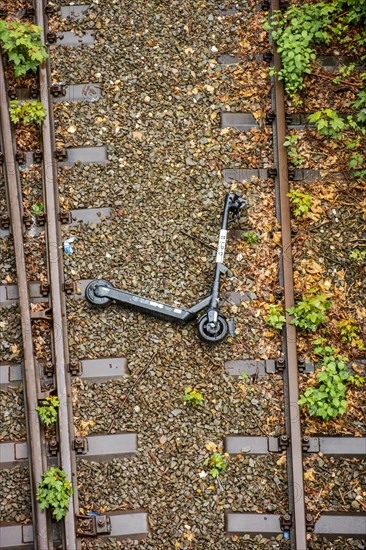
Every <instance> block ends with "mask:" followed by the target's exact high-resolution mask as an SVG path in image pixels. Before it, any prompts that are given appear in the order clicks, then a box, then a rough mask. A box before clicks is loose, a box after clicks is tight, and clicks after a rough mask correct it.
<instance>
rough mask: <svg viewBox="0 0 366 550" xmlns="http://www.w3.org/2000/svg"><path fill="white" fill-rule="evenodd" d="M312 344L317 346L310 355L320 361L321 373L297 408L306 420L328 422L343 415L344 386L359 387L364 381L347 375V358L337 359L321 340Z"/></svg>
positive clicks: (345, 405) (331, 349)
mask: <svg viewBox="0 0 366 550" xmlns="http://www.w3.org/2000/svg"><path fill="white" fill-rule="evenodd" d="M315 343H316V344H317V343H318V344H320V345H318V347H316V348H315V349H314V353H316V354H317V355H319V356H320V357H322V370H321V372H320V373H319V374H317V375H316V380H317V381H318V382H319V385H318V386H317V387H314V386H311V387H310V388H308V389H307V390H305V392H304V393H303V394H302V396H301V397H300V399H299V405H305V406H306V407H307V410H308V413H309V415H310V416H319V417H320V418H322V419H323V420H325V421H329V420H331V419H332V418H335V417H336V416H338V415H342V414H344V413H345V412H346V409H347V400H346V391H347V386H346V383H347V382H348V383H352V384H354V385H360V384H362V383H363V381H364V380H363V378H362V377H361V376H358V375H356V376H352V375H351V373H350V372H349V370H348V368H347V364H346V363H347V362H348V358H347V357H344V356H343V355H338V354H337V352H336V350H335V349H334V348H333V346H324V345H323V344H324V338H321V339H319V340H316V341H315Z"/></svg>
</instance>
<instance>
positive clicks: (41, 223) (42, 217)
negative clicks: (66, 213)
mask: <svg viewBox="0 0 366 550" xmlns="http://www.w3.org/2000/svg"><path fill="white" fill-rule="evenodd" d="M36 220H37V225H39V226H40V227H44V226H45V224H46V212H40V213H39V214H37V215H36Z"/></svg>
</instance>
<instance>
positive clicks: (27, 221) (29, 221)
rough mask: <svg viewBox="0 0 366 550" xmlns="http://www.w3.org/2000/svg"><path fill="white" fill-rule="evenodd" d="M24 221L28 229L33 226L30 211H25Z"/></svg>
mask: <svg viewBox="0 0 366 550" xmlns="http://www.w3.org/2000/svg"><path fill="white" fill-rule="evenodd" d="M23 223H24V225H25V227H26V228H27V229H29V228H30V227H32V225H33V219H32V215H31V213H30V212H24V214H23Z"/></svg>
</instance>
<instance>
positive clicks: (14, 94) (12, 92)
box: [8, 87, 18, 100]
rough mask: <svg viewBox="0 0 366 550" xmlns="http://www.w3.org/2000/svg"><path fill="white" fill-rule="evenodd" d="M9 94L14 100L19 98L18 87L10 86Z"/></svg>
mask: <svg viewBox="0 0 366 550" xmlns="http://www.w3.org/2000/svg"><path fill="white" fill-rule="evenodd" d="M8 96H9V98H10V99H12V100H14V99H18V96H17V91H16V89H15V88H13V87H11V88H9V90H8Z"/></svg>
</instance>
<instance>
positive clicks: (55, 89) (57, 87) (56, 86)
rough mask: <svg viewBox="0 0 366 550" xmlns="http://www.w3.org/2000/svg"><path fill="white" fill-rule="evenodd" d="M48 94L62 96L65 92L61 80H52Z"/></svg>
mask: <svg viewBox="0 0 366 550" xmlns="http://www.w3.org/2000/svg"><path fill="white" fill-rule="evenodd" d="M50 94H51V95H52V96H53V97H63V96H64V95H65V94H66V90H65V86H64V85H63V84H62V83H61V82H54V83H53V84H51V87H50Z"/></svg>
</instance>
